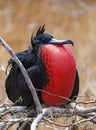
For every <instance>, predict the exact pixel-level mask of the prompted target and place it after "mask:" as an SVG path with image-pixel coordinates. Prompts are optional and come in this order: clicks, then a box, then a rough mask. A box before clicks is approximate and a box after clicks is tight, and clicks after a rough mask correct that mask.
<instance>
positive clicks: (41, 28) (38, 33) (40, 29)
mask: <svg viewBox="0 0 96 130" xmlns="http://www.w3.org/2000/svg"><path fill="white" fill-rule="evenodd" d="M44 31H45V25H43V26H40V27H39V29H38V31H37V33H36V36H38V35H40V34H43V33H44Z"/></svg>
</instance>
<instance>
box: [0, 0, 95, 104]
mask: <svg viewBox="0 0 96 130" xmlns="http://www.w3.org/2000/svg"><path fill="white" fill-rule="evenodd" d="M43 24H45V25H46V32H47V33H50V34H52V35H53V36H54V37H55V38H57V39H68V38H71V39H72V40H73V41H74V44H75V46H74V47H72V49H73V51H74V53H75V57H76V63H77V68H78V71H79V75H80V93H79V96H80V97H78V100H81V101H84V100H85V99H86V100H88V98H90V99H94V98H96V67H95V66H96V65H95V64H96V1H95V0H0V37H2V38H3V39H4V40H5V41H6V42H7V43H8V44H9V45H10V46H11V47H12V49H13V50H14V51H15V52H18V51H22V50H24V49H26V48H27V47H28V46H29V45H30V44H31V42H30V41H31V40H30V38H31V35H32V33H33V32H34V33H35V32H36V30H37V29H38V27H39V26H40V25H43ZM9 58H10V55H9V53H8V52H7V51H6V50H5V48H3V47H2V46H1V45H0V67H1V66H4V67H6V66H7V61H8V59H9ZM5 79H6V75H5V74H4V72H0V103H2V102H4V101H5V99H6V92H5V87H4V82H5ZM82 96H87V97H86V98H85V97H84V98H82Z"/></svg>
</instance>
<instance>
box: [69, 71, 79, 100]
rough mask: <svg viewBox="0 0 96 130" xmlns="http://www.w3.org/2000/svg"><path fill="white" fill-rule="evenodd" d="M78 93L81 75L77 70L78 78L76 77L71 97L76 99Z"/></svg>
mask: <svg viewBox="0 0 96 130" xmlns="http://www.w3.org/2000/svg"><path fill="white" fill-rule="evenodd" d="M78 93H79V75H78V71H77V70H76V78H75V83H74V88H73V91H72V94H71V97H70V99H71V100H72V101H74V100H76V99H77V96H78Z"/></svg>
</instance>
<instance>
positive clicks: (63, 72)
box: [40, 44, 76, 106]
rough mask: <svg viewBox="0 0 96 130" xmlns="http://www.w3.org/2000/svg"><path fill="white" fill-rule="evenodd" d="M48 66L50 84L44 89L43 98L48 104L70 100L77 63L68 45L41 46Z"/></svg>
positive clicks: (54, 104) (44, 60)
mask: <svg viewBox="0 0 96 130" xmlns="http://www.w3.org/2000/svg"><path fill="white" fill-rule="evenodd" d="M40 52H41V55H42V58H43V63H44V65H45V68H46V72H47V78H48V84H47V85H46V86H44V90H43V91H42V94H41V96H42V99H43V101H44V102H45V104H47V105H53V106H56V105H60V104H62V103H65V102H66V101H68V100H67V99H68V98H69V97H70V96H71V94H72V90H73V87H74V81H75V75H76V63H75V58H74V54H73V52H72V50H71V48H70V47H69V46H68V45H62V46H61V45H60V46H58V45H52V44H47V45H43V46H41V48H40Z"/></svg>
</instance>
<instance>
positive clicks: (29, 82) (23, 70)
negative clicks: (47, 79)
mask: <svg viewBox="0 0 96 130" xmlns="http://www.w3.org/2000/svg"><path fill="white" fill-rule="evenodd" d="M0 43H1V44H2V45H3V46H4V47H5V48H6V49H7V51H8V52H9V53H10V55H11V56H12V59H13V60H14V61H15V62H16V64H17V65H18V66H19V68H20V70H21V72H22V74H23V76H24V78H25V81H26V83H27V86H28V87H29V89H30V91H31V93H32V96H33V100H34V103H35V105H36V110H37V113H40V112H41V111H42V107H41V104H40V102H39V98H38V96H37V93H36V90H35V88H34V86H33V84H32V82H31V80H30V78H29V76H28V74H27V72H26V70H25V68H24V66H23V65H22V63H21V62H20V60H19V59H18V57H17V56H16V55H15V53H14V52H13V50H12V49H11V48H10V47H9V46H8V44H7V43H6V42H5V41H4V40H3V39H2V38H0Z"/></svg>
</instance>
